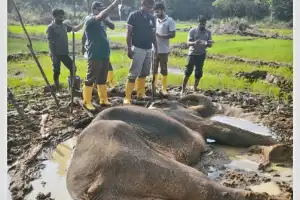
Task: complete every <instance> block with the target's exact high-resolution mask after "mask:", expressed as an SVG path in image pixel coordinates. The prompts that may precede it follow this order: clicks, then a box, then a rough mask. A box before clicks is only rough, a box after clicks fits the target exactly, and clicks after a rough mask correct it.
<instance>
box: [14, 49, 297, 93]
mask: <svg viewBox="0 0 300 200" xmlns="http://www.w3.org/2000/svg"><path fill="white" fill-rule="evenodd" d="M39 61H40V63H41V65H42V66H43V69H44V70H45V73H46V74H47V77H48V78H49V80H50V82H52V66H51V61H50V58H49V57H48V56H40V57H39ZM111 62H112V64H113V67H114V70H115V79H116V80H117V82H124V80H125V79H126V77H127V74H128V69H129V65H130V60H129V59H128V58H127V56H126V53H125V52H123V51H113V52H112V57H111ZM185 64H186V61H185V59H184V58H174V57H171V58H170V62H169V66H170V67H176V68H184V66H185ZM76 65H77V75H79V76H80V77H81V78H82V79H84V77H85V74H86V60H85V59H83V58H82V57H78V58H77V60H76ZM257 69H261V70H267V71H269V72H271V73H273V74H277V75H281V76H284V77H286V78H288V79H290V80H291V79H292V71H290V70H288V69H287V68H277V69H276V68H271V67H267V66H265V67H261V68H258V67H255V66H253V65H247V64H241V63H233V62H222V61H215V60H207V61H206V63H205V67H204V77H203V78H202V80H201V83H200V84H201V88H202V89H216V88H218V89H226V90H231V91H248V92H253V93H260V94H265V95H268V96H271V97H278V96H279V92H280V88H278V87H277V86H275V85H270V84H267V83H265V82H262V81H258V82H255V83H252V84H251V83H249V82H248V81H246V80H244V79H240V78H236V77H235V74H236V73H237V72H239V71H247V72H248V71H249V72H250V71H253V70H257ZM17 72H21V73H20V74H19V75H15V74H16V73H17ZM67 76H68V70H67V69H66V68H65V67H64V66H63V65H62V70H61V82H62V83H64V84H65V85H66V83H67ZM182 79H183V72H182V74H172V73H170V75H169V80H168V83H169V85H179V84H181V83H182ZM193 81H194V78H193V76H191V78H190V81H189V84H190V85H192V84H193ZM8 85H9V86H10V87H12V88H14V90H16V91H20V90H22V89H24V88H31V87H36V86H43V85H45V83H44V80H43V78H42V76H41V75H40V72H39V70H38V68H37V66H36V64H35V63H34V62H33V61H32V60H23V61H21V62H20V61H19V62H9V63H8Z"/></svg>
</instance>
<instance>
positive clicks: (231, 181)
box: [7, 86, 293, 200]
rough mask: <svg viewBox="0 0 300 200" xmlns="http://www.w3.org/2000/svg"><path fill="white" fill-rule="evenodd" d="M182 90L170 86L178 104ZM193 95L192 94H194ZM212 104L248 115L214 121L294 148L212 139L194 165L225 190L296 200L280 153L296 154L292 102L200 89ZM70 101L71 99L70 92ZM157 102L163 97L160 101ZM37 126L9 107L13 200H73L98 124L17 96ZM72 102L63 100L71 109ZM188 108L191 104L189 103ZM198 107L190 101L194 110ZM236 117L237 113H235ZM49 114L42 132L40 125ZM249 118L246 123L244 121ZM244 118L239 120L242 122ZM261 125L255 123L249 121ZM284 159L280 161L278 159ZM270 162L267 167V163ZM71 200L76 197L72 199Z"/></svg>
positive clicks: (39, 96)
mask: <svg viewBox="0 0 300 200" xmlns="http://www.w3.org/2000/svg"><path fill="white" fill-rule="evenodd" d="M122 87H123V86H120V87H118V88H117V89H116V90H115V91H114V92H112V93H114V94H116V95H111V100H112V101H115V102H116V103H115V105H119V104H121V102H122V101H121V99H122V98H121V97H120V96H122V95H120V96H118V95H119V94H122V93H123V92H124V91H123V89H122ZM180 89H181V88H180V87H170V88H169V92H170V93H171V95H172V96H170V97H169V100H175V101H176V100H178V99H179V94H180ZM189 93H191V92H189ZM200 93H202V94H203V95H206V96H208V97H210V98H211V100H212V102H218V103H222V104H224V105H227V106H229V107H235V108H238V109H240V110H242V111H243V113H240V112H237V113H239V114H237V115H236V118H232V117H228V116H220V115H217V116H215V117H213V118H212V119H213V120H215V121H221V122H222V123H228V124H236V126H237V127H239V128H244V129H251V131H253V132H257V133H260V134H264V135H268V134H271V135H274V136H275V137H276V139H277V140H278V141H279V142H280V144H282V145H287V146H288V148H278V147H274V149H270V148H269V149H267V148H264V147H259V148H237V147H235V148H234V147H228V146H225V147H224V146H220V145H217V144H215V141H214V140H213V139H211V140H210V139H208V140H207V145H208V150H207V152H206V153H205V154H204V156H203V158H201V162H199V163H198V164H197V165H195V166H193V167H194V168H196V169H198V170H200V171H201V172H203V173H206V174H207V175H208V177H210V178H211V179H213V180H216V181H218V182H220V183H222V184H223V185H224V186H227V187H232V188H241V189H246V190H249V191H255V192H265V193H267V194H269V195H271V196H270V199H272V198H273V199H282V200H285V199H292V194H293V188H292V168H291V161H290V160H281V159H280V156H279V154H281V153H282V152H285V153H286V154H285V155H289V152H290V151H291V150H292V144H293V137H292V129H293V123H292V117H293V115H292V111H293V106H292V100H291V101H290V102H288V103H286V102H279V101H275V100H272V99H270V98H267V97H263V96H255V95H250V94H247V93H232V92H226V91H219V90H211V91H200ZM66 97H68V95H67V94H66ZM156 98H157V100H159V99H160V97H159V96H158V97H156ZM16 99H17V100H18V103H19V105H20V106H21V108H22V109H24V111H25V114H26V116H27V117H28V119H30V120H31V121H33V122H34V123H33V124H32V125H30V126H29V125H28V124H26V123H25V122H24V121H23V119H21V118H20V116H19V115H18V113H17V112H16V111H15V109H14V108H12V107H11V106H9V108H8V115H7V118H8V143H7V145H8V149H7V151H8V152H7V153H8V161H7V164H8V166H9V171H8V174H9V177H10V180H9V184H8V188H9V190H10V192H11V196H12V198H11V199H12V200H18V199H28V200H29V199H66V200H68V199H70V196H69V194H68V192H67V190H66V188H65V184H66V183H65V176H66V170H67V168H68V165H69V161H70V158H71V154H72V153H71V152H72V149H73V147H74V145H75V144H76V136H78V135H79V134H80V132H81V131H82V130H83V129H84V128H85V127H86V126H87V125H88V124H89V123H90V122H91V121H92V118H91V117H89V116H88V114H87V113H85V111H84V110H83V109H81V107H80V106H79V105H75V108H74V110H75V111H74V114H72V115H70V114H68V113H66V112H62V111H63V109H62V111H58V110H57V108H56V107H55V104H54V101H53V99H52V98H51V95H50V94H49V93H45V92H44V90H43V89H42V88H41V89H36V90H32V91H30V92H26V93H23V94H21V95H19V96H16ZM68 101H69V99H68V98H66V99H60V102H61V104H62V107H67V105H68ZM184 103H185V104H186V105H187V102H184ZM196 105H197V103H194V105H193V102H189V103H188V106H189V107H191V106H196ZM232 112H233V113H234V111H232ZM45 115H48V117H47V120H46V121H45V122H44V125H43V130H44V134H42V133H41V125H40V122H41V120H42V118H43V116H44V117H45ZM241 117H244V119H241ZM237 118H239V119H237ZM245 119H247V120H250V121H252V122H255V123H256V124H253V123H251V122H249V121H246V120H245ZM277 158H279V159H277ZM262 163H263V164H265V165H264V167H263V168H261V167H260V165H261V164H262ZM70 200H71V199H70Z"/></svg>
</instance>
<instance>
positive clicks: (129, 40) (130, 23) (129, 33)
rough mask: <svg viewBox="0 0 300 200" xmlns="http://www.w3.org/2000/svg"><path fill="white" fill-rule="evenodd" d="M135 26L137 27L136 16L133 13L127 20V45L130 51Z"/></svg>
mask: <svg viewBox="0 0 300 200" xmlns="http://www.w3.org/2000/svg"><path fill="white" fill-rule="evenodd" d="M134 26H135V15H134V14H133V13H131V14H130V15H129V17H128V20H127V34H126V43H127V48H128V49H131V47H132V29H133V27H134Z"/></svg>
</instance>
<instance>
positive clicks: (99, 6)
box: [81, 1, 116, 88]
mask: <svg viewBox="0 0 300 200" xmlns="http://www.w3.org/2000/svg"><path fill="white" fill-rule="evenodd" d="M104 9H105V5H104V3H103V2H101V1H94V2H93V4H92V13H91V14H90V15H89V16H96V15H98V14H99V13H100V12H101V11H102V10H104ZM89 16H87V17H86V18H85V20H86V19H88V18H89ZM101 24H102V26H103V29H104V30H105V31H106V30H107V27H108V28H109V29H111V30H114V29H115V24H114V23H113V22H112V21H111V20H110V18H109V16H107V17H106V18H105V19H104V20H103V21H101ZM82 25H83V24H82ZM81 28H82V27H81ZM82 54H83V55H84V56H85V57H86V58H87V52H86V35H85V34H83V36H82ZM107 81H108V83H109V86H110V87H111V88H114V87H115V86H116V83H115V80H114V73H113V67H112V65H111V62H109V70H108V74H107Z"/></svg>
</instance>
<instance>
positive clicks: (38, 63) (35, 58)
mask: <svg viewBox="0 0 300 200" xmlns="http://www.w3.org/2000/svg"><path fill="white" fill-rule="evenodd" d="M12 3H13V5H14V7H15V9H16V11H17V14H18V17H19V21H20V23H21V26H22V28H23V30H24V32H25V34H26V36H27V39H28V42H29V44H27V47H28V49H29V51H30V53H31V55H32V57H33V59H34V61H35V62H36V64H37V66H38V68H39V70H40V71H41V74H42V76H43V78H44V80H45V82H46V84H47V86H48V87H49V89H50V92H51V95H52V96H53V98H54V100H55V103H56V105H57V107H58V108H59V102H58V99H57V98H56V95H55V92H54V91H53V89H52V87H51V85H50V83H49V81H48V79H47V77H46V75H45V72H44V70H43V68H42V66H41V64H40V62H39V61H38V58H37V56H36V55H35V52H34V50H33V47H32V42H31V39H30V36H29V34H28V32H27V30H26V28H25V26H24V23H23V20H22V16H21V14H20V12H19V9H18V7H17V5H16V3H15V1H14V0H12Z"/></svg>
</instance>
